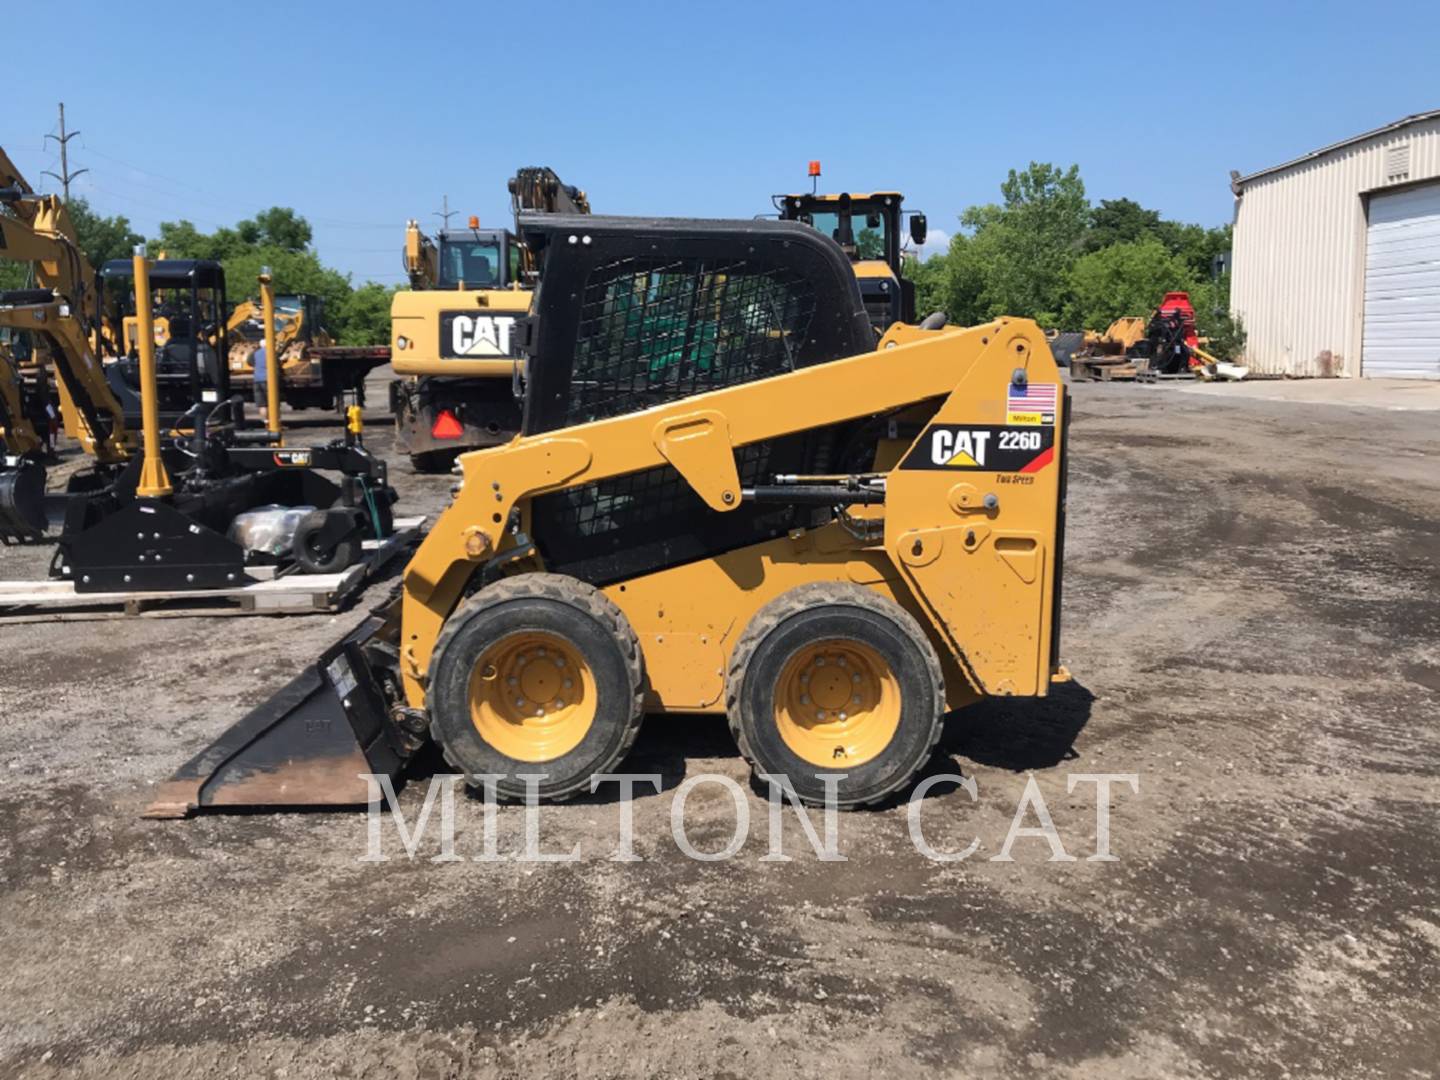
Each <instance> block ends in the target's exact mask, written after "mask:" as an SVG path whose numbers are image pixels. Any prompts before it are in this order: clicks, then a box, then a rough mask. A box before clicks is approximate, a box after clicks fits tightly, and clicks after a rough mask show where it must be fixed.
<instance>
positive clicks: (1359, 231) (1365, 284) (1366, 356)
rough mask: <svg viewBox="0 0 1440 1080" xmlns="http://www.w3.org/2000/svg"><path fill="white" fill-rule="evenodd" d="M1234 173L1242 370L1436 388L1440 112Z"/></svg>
mask: <svg viewBox="0 0 1440 1080" xmlns="http://www.w3.org/2000/svg"><path fill="white" fill-rule="evenodd" d="M1231 177H1232V179H1231V184H1230V186H1231V190H1232V191H1234V193H1235V243H1234V252H1233V267H1234V272H1233V277H1232V280H1231V294H1230V303H1231V307H1232V309H1233V310H1234V312H1235V314H1237V315H1239V316H1240V317H1241V318H1242V319H1243V320H1244V324H1245V330H1246V332H1247V334H1248V335H1249V337H1248V340H1247V342H1246V349H1245V354H1246V360H1247V362H1248V363H1249V364H1250V366H1251V368H1252V369H1253V370H1255V371H1257V372H1269V373H1281V374H1289V375H1366V376H1372V377H1390V378H1427V379H1440V109H1437V110H1435V111H1433V112H1427V113H1420V114H1418V115H1415V116H1408V117H1406V118H1405V119H1404V120H1400V121H1397V122H1396V123H1394V124H1390V125H1389V126H1387V127H1383V128H1380V129H1378V130H1376V131H1370V132H1366V133H1365V134H1364V135H1357V136H1355V137H1354V138H1353V139H1346V140H1345V141H1344V142H1338V143H1336V144H1335V145H1334V146H1327V147H1325V148H1324V149H1322V150H1316V151H1315V152H1314V153H1310V154H1306V155H1305V156H1304V157H1301V158H1297V159H1296V160H1294V161H1289V162H1286V163H1285V164H1284V165H1276V166H1275V167H1273V168H1270V169H1262V170H1261V171H1260V172H1256V173H1251V174H1250V175H1249V176H1239V175H1238V174H1234V173H1232V174H1231Z"/></svg>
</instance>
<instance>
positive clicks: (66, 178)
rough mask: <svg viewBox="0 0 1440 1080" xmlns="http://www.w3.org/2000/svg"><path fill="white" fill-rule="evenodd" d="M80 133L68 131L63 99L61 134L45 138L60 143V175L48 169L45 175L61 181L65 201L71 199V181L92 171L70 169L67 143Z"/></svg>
mask: <svg viewBox="0 0 1440 1080" xmlns="http://www.w3.org/2000/svg"><path fill="white" fill-rule="evenodd" d="M79 134H80V132H78V131H71V132H69V133H66V131H65V103H64V102H63V101H62V102H60V134H59V135H46V136H45V138H47V139H54V140H55V141H56V142H57V143H59V144H60V173H59V175H56V174H55V173H53V172H51V171H50V170H48V169H47V170H45V172H44V173H43V175H45V176H54V177H55V179H56V180H59V181H60V186H61V187H62V188H64V189H65V201H66V202H67V203H68V202H69V201H70V181H71V180H74V179H75V178H76V177H77V176H83V175H84V174H85V173H87V172H89V171H90V170H89V169H79V170H77V171H76V172H73V173H72V172H71V171H70V157H69V154H68V149H69V148H68V147H67V146H66V144H67V143H68V142H69V141H70V140H71V139H73V138H74V137H75V136H76V135H79Z"/></svg>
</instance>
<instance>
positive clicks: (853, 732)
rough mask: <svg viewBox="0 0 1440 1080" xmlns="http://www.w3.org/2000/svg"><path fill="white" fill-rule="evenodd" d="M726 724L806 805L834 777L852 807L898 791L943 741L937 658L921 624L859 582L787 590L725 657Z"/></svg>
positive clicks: (759, 768)
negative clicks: (727, 657) (726, 661)
mask: <svg viewBox="0 0 1440 1080" xmlns="http://www.w3.org/2000/svg"><path fill="white" fill-rule="evenodd" d="M726 706H727V712H728V714H729V718H730V730H731V732H732V733H733V734H734V736H735V741H736V742H737V743H738V744H739V746H740V752H741V753H742V754H743V755H744V756H745V759H746V760H747V761H749V762H750V764H751V766H752V767H753V768H754V769H755V771H756V773H758V774H759V775H760V776H762V777H765V776H772V775H783V776H784V777H785V778H786V779H787V780H788V781H789V783H790V784H791V785H792V786H793V787H794V789H795V792H796V794H798V795H799V796H800V797H801V798H802V799H804V800H805V801H806V802H809V803H822V802H824V799H825V791H826V785H825V780H826V778H831V779H835V778H838V781H837V783H836V791H837V802H838V805H839V806H840V807H841V808H842V809H850V808H853V807H857V806H864V805H867V804H870V803H875V802H879V801H880V800H882V799H884V798H886V797H887V796H889V795H892V794H894V793H895V792H897V791H899V790H901V789H902V788H904V787H905V786H906V785H907V784H908V783H909V782H910V781H911V779H912V778H913V777H914V776H915V774H916V773H917V772H918V771H919V770H920V769H921V768H923V767H924V765H925V763H926V762H927V761H928V760H929V758H930V755H931V753H932V752H933V751H934V749H935V744H936V743H937V742H938V741H939V738H940V728H941V720H942V718H943V715H944V711H945V691H944V684H943V682H942V680H941V674H940V661H939V658H938V657H937V656H936V655H935V649H934V647H933V646H932V645H931V644H930V640H929V639H928V638H927V637H926V636H925V633H924V631H923V630H921V628H920V624H919V623H917V622H916V621H915V619H914V618H913V617H912V616H911V615H910V614H909V613H908V612H906V611H905V610H904V609H903V608H901V607H900V605H898V604H897V603H895V602H894V601H893V600H890V599H888V598H887V597H884V596H881V595H879V594H878V593H876V592H874V591H873V590H870V589H866V588H863V587H861V586H859V585H850V584H839V583H828V582H827V583H818V584H814V585H803V586H801V587H800V588H798V589H792V590H791V591H790V592H788V593H785V594H784V595H783V596H780V597H778V598H776V599H775V600H772V601H771V602H770V603H769V604H767V605H766V606H765V607H763V608H761V609H760V610H759V611H758V612H757V613H756V614H755V617H754V618H753V619H751V620H750V623H749V625H748V626H747V627H746V628H745V632H744V633H743V634H742V635H741V637H740V640H739V641H738V642H736V645H735V650H734V652H733V653H732V654H731V659H730V670H729V676H728V680H727V686H726Z"/></svg>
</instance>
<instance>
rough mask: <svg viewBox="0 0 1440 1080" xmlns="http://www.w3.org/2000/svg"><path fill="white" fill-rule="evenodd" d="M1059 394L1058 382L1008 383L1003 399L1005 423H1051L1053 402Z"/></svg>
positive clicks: (1053, 415) (1053, 413)
mask: <svg viewBox="0 0 1440 1080" xmlns="http://www.w3.org/2000/svg"><path fill="white" fill-rule="evenodd" d="M1059 396H1060V386H1059V384H1058V383H1026V384H1025V385H1024V386H1016V385H1014V384H1013V383H1012V384H1011V385H1010V391H1009V394H1008V396H1007V397H1006V399H1005V422H1006V423H1007V424H1053V423H1055V402H1056V399H1058V398H1059Z"/></svg>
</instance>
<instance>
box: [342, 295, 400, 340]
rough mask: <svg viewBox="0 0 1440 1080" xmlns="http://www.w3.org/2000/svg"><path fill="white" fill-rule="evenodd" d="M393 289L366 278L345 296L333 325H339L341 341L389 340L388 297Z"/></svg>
mask: <svg viewBox="0 0 1440 1080" xmlns="http://www.w3.org/2000/svg"><path fill="white" fill-rule="evenodd" d="M394 296H395V290H394V289H392V288H387V287H386V286H384V285H377V284H376V283H375V282H373V281H367V282H366V283H365V284H364V285H361V286H360V287H359V288H358V289H355V290H354V291H353V292H351V293H350V295H349V296H347V297H346V298H345V301H344V302H343V303H342V304H341V306H340V312H339V313H338V314H339V316H340V318H339V319H332V320H331V322H332V324H333V325H337V326H341V327H343V329H342V330H341V331H340V332H339V343H340V344H341V345H387V344H389V342H390V301H391V300H392V299H393V298H394Z"/></svg>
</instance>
